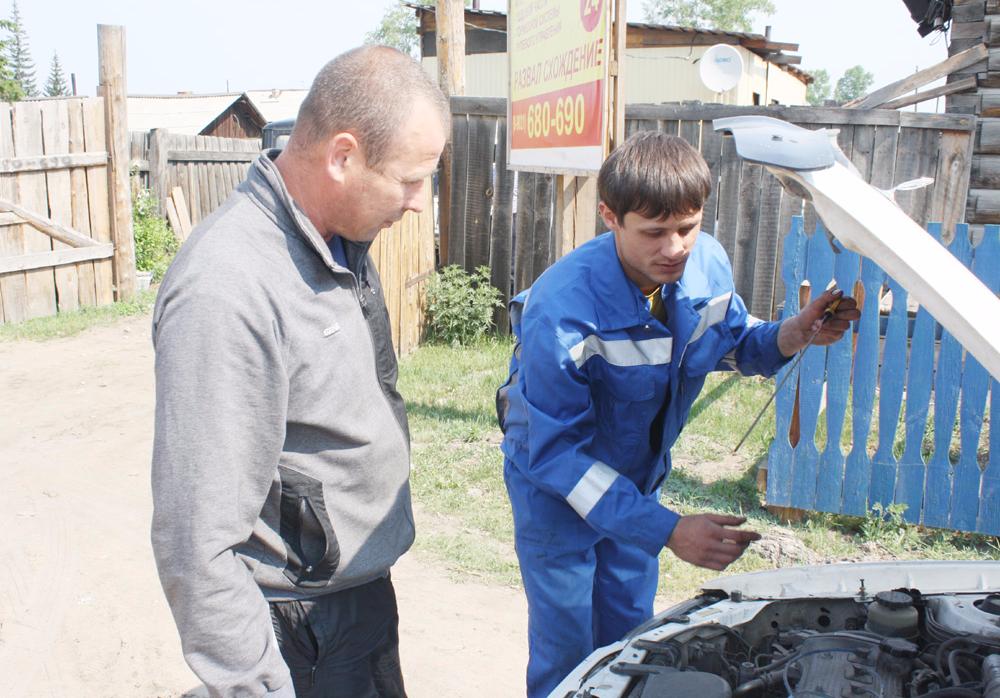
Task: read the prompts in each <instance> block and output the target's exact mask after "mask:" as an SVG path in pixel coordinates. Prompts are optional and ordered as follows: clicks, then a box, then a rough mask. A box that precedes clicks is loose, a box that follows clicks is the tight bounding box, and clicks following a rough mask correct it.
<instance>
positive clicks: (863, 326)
mask: <svg viewBox="0 0 1000 698" xmlns="http://www.w3.org/2000/svg"><path fill="white" fill-rule="evenodd" d="M876 138H877V135H876ZM890 176H891V175H890ZM884 279H885V274H884V273H883V272H882V270H881V269H880V268H879V267H878V266H877V265H876V264H875V263H874V262H873V261H872V260H870V259H863V260H862V262H861V279H860V283H859V284H858V286H856V287H855V297H856V298H857V299H858V303H859V304H860V306H859V307H860V310H861V319H860V320H859V321H858V336H857V342H856V345H855V357H856V358H855V360H854V372H853V375H852V380H851V391H852V392H851V397H852V403H851V441H852V443H851V450H850V452H849V453H848V454H847V461H846V463H845V465H844V496H843V504H842V505H841V511H842V512H843V513H845V514H852V515H854V516H864V515H865V514H867V513H868V510H869V503H868V501H869V500H868V493H869V491H870V490H871V480H872V464H871V458H870V457H869V455H868V434H869V432H870V431H871V428H872V411H873V407H874V405H875V386H876V383H877V377H878V359H879V356H878V348H879V301H880V297H881V292H882V283H883V281H884ZM881 489H883V488H882V487H881V486H880V491H881Z"/></svg>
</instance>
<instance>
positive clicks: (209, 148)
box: [130, 129, 260, 225]
mask: <svg viewBox="0 0 1000 698" xmlns="http://www.w3.org/2000/svg"><path fill="white" fill-rule="evenodd" d="M130 136H131V147H130V155H131V160H132V163H133V167H132V169H133V172H135V175H134V177H136V178H137V179H138V182H135V180H133V182H134V183H133V186H136V184H138V186H141V187H145V188H148V189H151V190H152V191H153V192H154V193H155V194H156V196H157V199H158V200H159V201H160V206H161V213H163V212H165V210H166V206H167V200H168V197H169V196H170V193H171V191H172V190H173V189H174V187H180V188H181V190H182V191H183V193H184V201H185V203H186V204H187V209H188V212H189V213H190V216H191V223H192V225H194V224H197V223H198V222H199V221H201V220H203V219H204V218H205V217H207V216H208V214H210V213H211V212H212V211H214V210H215V209H216V208H218V207H219V205H220V204H221V203H222V202H223V201H225V200H226V198H227V197H228V196H229V195H230V194H231V193H232V191H233V189H235V188H236V185H237V184H239V183H240V182H242V181H243V179H244V178H245V177H246V174H247V170H248V169H249V168H250V163H251V162H253V161H254V160H255V159H256V158H257V156H258V155H260V139H259V138H217V137H215V136H188V135H184V134H179V133H170V132H168V131H166V130H164V129H153V130H152V131H149V132H132V133H131V134H130Z"/></svg>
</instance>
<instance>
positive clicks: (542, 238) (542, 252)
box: [531, 174, 555, 283]
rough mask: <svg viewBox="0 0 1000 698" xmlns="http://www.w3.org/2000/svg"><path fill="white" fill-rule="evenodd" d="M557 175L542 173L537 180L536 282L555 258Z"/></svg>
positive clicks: (535, 222)
mask: <svg viewBox="0 0 1000 698" xmlns="http://www.w3.org/2000/svg"><path fill="white" fill-rule="evenodd" d="M554 191H555V177H554V176H553V175H548V174H542V175H539V176H538V177H537V178H536V180H535V196H534V204H535V205H534V207H533V214H534V216H533V218H534V220H533V226H534V249H533V253H532V260H531V275H532V276H531V283H534V282H535V279H537V278H538V277H539V276H541V274H542V272H543V271H545V270H546V269H547V268H548V267H549V265H550V264H552V262H553V259H554V258H555V231H554V230H553V229H552V197H553V194H554Z"/></svg>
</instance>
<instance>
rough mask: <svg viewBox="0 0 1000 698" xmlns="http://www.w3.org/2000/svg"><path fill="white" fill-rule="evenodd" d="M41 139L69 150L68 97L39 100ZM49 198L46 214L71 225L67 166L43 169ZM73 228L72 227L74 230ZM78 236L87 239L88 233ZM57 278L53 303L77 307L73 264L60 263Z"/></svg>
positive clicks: (58, 245) (58, 244)
mask: <svg viewBox="0 0 1000 698" xmlns="http://www.w3.org/2000/svg"><path fill="white" fill-rule="evenodd" d="M40 104H41V107H42V140H43V141H44V147H45V150H46V151H47V152H51V151H55V152H56V153H65V152H67V151H68V150H69V107H68V105H67V100H63V99H59V100H52V101H46V102H41V103H40ZM45 183H46V188H47V190H48V198H49V208H48V210H49V216H50V218H51V220H52V222H53V223H56V224H59V225H63V226H71V225H73V193H72V183H71V182H70V177H69V170H68V169H58V170H49V171H46V173H45ZM74 232H75V231H74ZM80 237H81V238H84V239H87V240H89V238H87V236H85V235H80ZM52 249H53V250H57V251H58V250H59V249H66V243H65V242H60V241H55V240H54V241H53V242H52ZM54 276H55V282H56V307H57V309H58V310H59V311H64V310H77V309H78V308H79V307H80V275H79V274H78V273H77V271H76V268H74V267H60V268H58V269H56V270H55V271H54Z"/></svg>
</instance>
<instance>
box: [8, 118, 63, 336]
mask: <svg viewBox="0 0 1000 698" xmlns="http://www.w3.org/2000/svg"><path fill="white" fill-rule="evenodd" d="M13 121H14V154H15V155H16V156H17V157H26V156H36V155H43V154H44V152H43V141H42V117H41V104H40V103H38V102H19V103H18V104H15V105H14V118H13ZM17 200H18V201H19V202H20V203H21V206H19V207H18V209H19V210H17V211H15V213H17V214H18V215H20V216H21V217H22V218H25V219H28V218H29V216H31V217H34V218H37V215H36V213H35V212H37V214H41V215H44V214H45V213H47V212H48V206H49V202H48V195H47V193H46V188H45V174H44V173H43V172H21V173H19V174H18V175H17ZM7 210H13V209H11V208H8V209H7ZM28 210H30V211H31V212H32V213H28ZM33 223H34V221H33ZM51 249H52V240H51V238H50V237H49V236H48V235H46V234H45V233H42V232H39V231H38V230H34V229H32V228H25V229H24V252H25V253H27V254H32V253H36V252H48V251H50V250H51ZM25 281H26V284H27V294H28V295H27V309H28V313H27V316H28V317H29V318H33V317H45V316H47V315H55V314H56V285H55V276H54V274H53V273H52V270H51V269H36V270H33V271H28V272H26V273H25Z"/></svg>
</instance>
